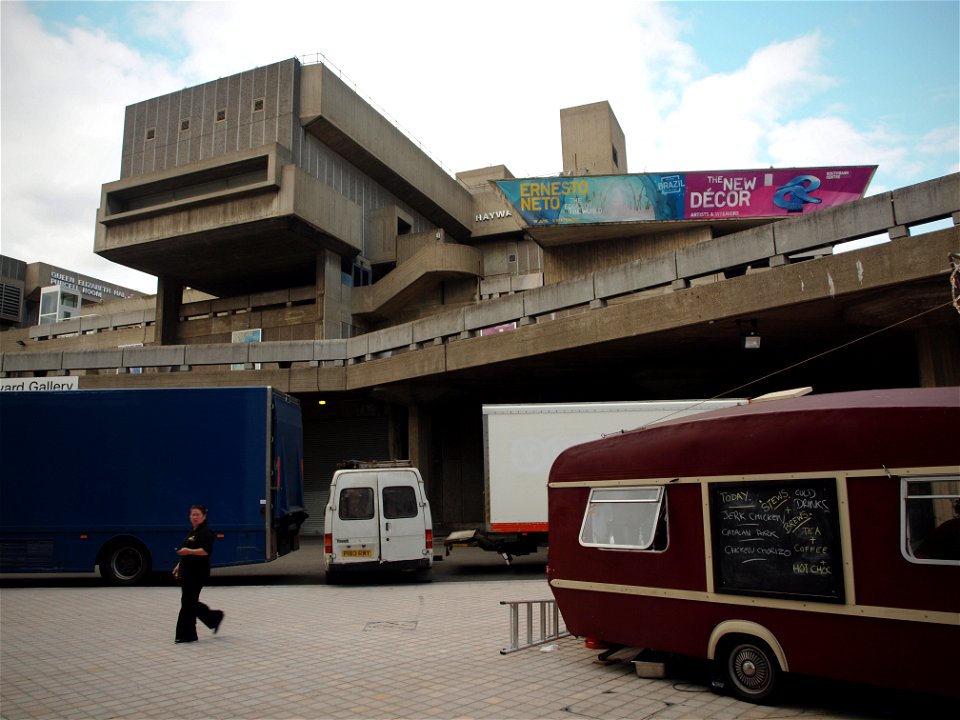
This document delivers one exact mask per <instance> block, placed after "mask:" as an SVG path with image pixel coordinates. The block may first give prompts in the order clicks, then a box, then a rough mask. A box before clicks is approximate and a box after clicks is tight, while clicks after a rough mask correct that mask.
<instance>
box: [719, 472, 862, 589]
mask: <svg viewBox="0 0 960 720" xmlns="http://www.w3.org/2000/svg"><path fill="white" fill-rule="evenodd" d="M711 508H712V519H713V555H714V579H715V585H716V588H717V590H718V591H721V592H731V593H737V594H758V595H772V596H780V597H803V598H806V599H814V600H823V601H826V602H841V601H842V600H843V573H842V562H841V555H840V538H839V530H838V527H839V526H838V518H837V512H836V511H837V500H836V485H835V482H834V481H833V480H828V479H823V480H819V479H818V480H803V481H787V482H769V483H767V482H757V483H739V484H715V485H713V486H712V492H711Z"/></svg>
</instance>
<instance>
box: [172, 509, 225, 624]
mask: <svg viewBox="0 0 960 720" xmlns="http://www.w3.org/2000/svg"><path fill="white" fill-rule="evenodd" d="M190 524H191V525H192V526H193V530H192V531H191V533H190V534H189V535H187V537H186V538H185V539H184V541H183V547H181V548H180V549H179V550H177V555H179V556H180V558H181V559H180V562H178V563H177V566H176V567H175V568H174V569H173V576H174V577H175V578H178V579H179V580H180V583H181V594H180V616H179V617H178V618H177V640H176V641H177V642H178V643H187V642H196V641H197V620H200V622H202V623H203V624H204V625H206V626H207V627H208V628H210V629H211V630H213V632H217V630H219V629H220V623H222V622H223V610H211V609H210V608H208V607H207V606H206V605H204V604H203V603H202V602H200V591H201V590H203V584H204V583H205V582H206V581H207V579H208V578H209V577H210V555H211V554H212V553H213V531H212V530H210V528H209V526H208V525H207V509H206V508H205V507H204V506H203V505H191V506H190Z"/></svg>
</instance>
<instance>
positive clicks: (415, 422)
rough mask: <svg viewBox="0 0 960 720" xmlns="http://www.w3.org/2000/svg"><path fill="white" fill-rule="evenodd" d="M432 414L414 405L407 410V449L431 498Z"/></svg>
mask: <svg viewBox="0 0 960 720" xmlns="http://www.w3.org/2000/svg"><path fill="white" fill-rule="evenodd" d="M430 428H431V423H430V413H428V412H427V411H425V410H424V409H423V408H421V407H420V406H419V405H412V406H411V407H409V408H407V434H408V439H407V447H408V448H409V450H410V453H409V454H410V462H411V463H413V465H414V467H416V468H417V469H418V470H420V475H421V476H423V481H424V482H425V483H426V486H427V493H428V496H430V497H431V502H432V493H431V492H430V488H431V480H432V478H431V477H430V476H431V466H432V465H433V463H432V462H431V457H430V456H431V452H430V445H431V443H430V437H431V429H430Z"/></svg>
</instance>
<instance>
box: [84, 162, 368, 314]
mask: <svg viewBox="0 0 960 720" xmlns="http://www.w3.org/2000/svg"><path fill="white" fill-rule="evenodd" d="M286 160H287V153H286V151H285V150H284V149H283V148H282V147H281V146H279V145H276V144H273V145H268V146H263V147H261V148H256V149H253V150H244V151H240V152H236V153H232V154H230V155H227V156H224V157H219V158H215V159H213V160H210V161H208V162H204V163H197V164H193V165H191V166H189V171H188V172H184V171H183V169H176V170H164V171H161V172H158V173H152V174H150V175H146V176H140V177H134V178H127V179H125V180H120V181H118V182H114V183H108V184H106V185H104V186H103V193H102V200H101V206H100V209H99V212H98V215H97V220H98V223H97V233H96V238H95V241H94V251H95V252H96V253H97V254H99V255H102V256H103V257H106V258H108V259H109V260H113V261H114V262H118V263H120V264H122V265H127V266H128V267H133V268H136V269H138V270H141V271H143V272H146V273H149V274H151V275H156V276H158V277H174V278H183V279H184V280H185V281H187V282H189V284H190V286H191V287H194V288H196V289H198V290H202V291H204V292H208V293H210V294H212V295H217V296H220V297H223V296H231V295H239V294H242V293H249V292H251V291H260V290H268V289H273V288H277V287H291V286H297V285H313V284H314V283H315V282H316V258H317V253H318V252H320V251H322V250H324V249H329V250H333V251H334V252H337V253H339V254H343V255H353V254H356V253H357V252H359V251H360V249H361V244H362V237H361V235H362V221H363V214H362V209H361V208H360V206H359V205H357V204H355V203H353V202H351V201H350V200H348V199H347V198H345V197H344V196H343V195H341V194H340V193H338V192H336V191H334V190H333V189H332V188H331V187H330V186H328V185H326V184H324V183H322V182H320V181H319V180H317V179H316V178H313V177H311V176H310V175H308V174H307V173H306V172H304V171H303V170H301V169H299V168H297V167H296V166H295V165H293V164H290V163H288V162H285V161H286Z"/></svg>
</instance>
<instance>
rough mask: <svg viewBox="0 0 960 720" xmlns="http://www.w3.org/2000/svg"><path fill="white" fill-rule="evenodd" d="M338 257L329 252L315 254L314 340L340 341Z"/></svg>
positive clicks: (322, 251)
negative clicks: (315, 313)
mask: <svg viewBox="0 0 960 720" xmlns="http://www.w3.org/2000/svg"><path fill="white" fill-rule="evenodd" d="M340 285H341V283H340V256H339V255H337V254H336V253H335V252H331V251H330V250H321V251H319V252H318V253H317V262H316V303H317V322H316V326H315V328H314V339H316V340H324V339H333V340H337V339H340V308H341V301H340V290H341V289H340Z"/></svg>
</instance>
